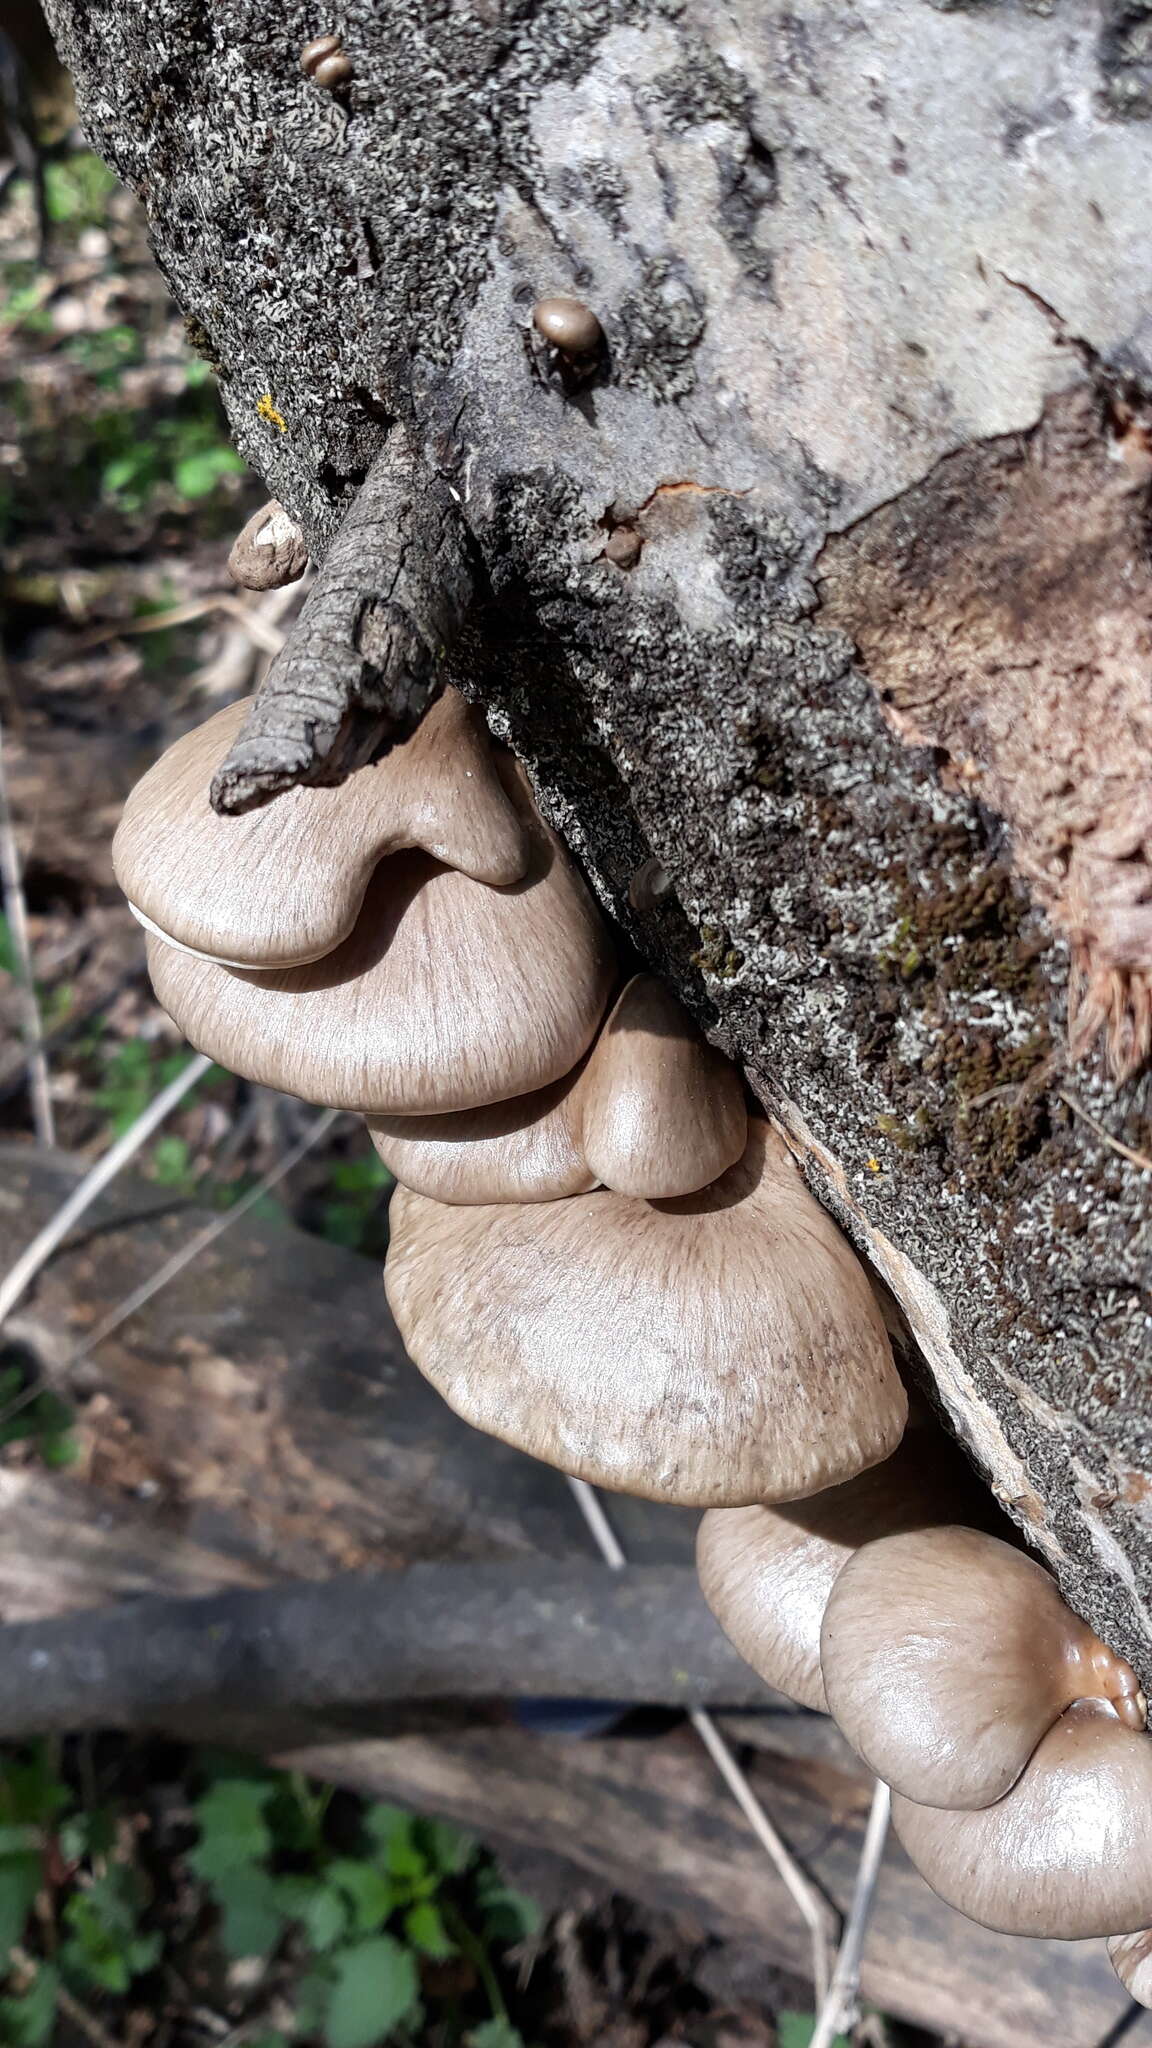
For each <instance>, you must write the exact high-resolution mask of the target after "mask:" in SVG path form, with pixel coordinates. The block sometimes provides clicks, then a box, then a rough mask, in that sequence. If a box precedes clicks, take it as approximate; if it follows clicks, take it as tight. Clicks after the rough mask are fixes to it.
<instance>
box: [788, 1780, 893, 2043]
mask: <svg viewBox="0 0 1152 2048" xmlns="http://www.w3.org/2000/svg"><path fill="white" fill-rule="evenodd" d="M891 1817H892V1794H891V1792H890V1791H889V1790H888V1787H887V1785H884V1784H881V1782H880V1780H879V1779H877V1781H876V1786H875V1789H874V1791H873V1793H872V1809H871V1812H870V1813H869V1815H868V1826H867V1828H866V1829H865V1831H864V1846H863V1848H862V1850H861V1851H860V1863H859V1867H858V1869H857V1871H856V1886H855V1890H854V1891H853V1893H852V1904H851V1906H850V1907H849V1909H848V1919H847V1921H846V1922H845V1926H844V1937H843V1940H842V1941H841V1943H840V1947H839V1950H838V1951H837V1955H836V1967H835V1969H834V1970H833V1972H832V1983H831V1985H830V1987H829V1990H828V1994H827V1996H826V1997H825V1998H824V2000H823V2001H822V2003H821V2004H820V2006H819V2009H818V2012H817V2018H816V2026H815V2029H814V2030H813V2034H812V2039H811V2041H810V2042H809V2044H808V2048H832V2042H833V2041H834V2040H835V2038H836V2036H837V2034H844V2033H847V2031H848V2029H849V2028H850V2027H854V2026H855V2024H856V2020H857V2016H858V2010H859V2003H860V1960H861V1957H862V1955H863V1953H864V1936H865V1934H866V1933H867V1931H868V1920H869V1916H870V1915H871V1912H872V1901H873V1899H874V1898H875V1896H876V1884H877V1880H878V1879H879V1876H880V1866H881V1864H882V1863H883V1861H884V1849H885V1845H886V1843H887V1840H888V1824H889V1821H890V1820H891Z"/></svg>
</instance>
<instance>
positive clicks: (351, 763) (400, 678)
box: [211, 427, 472, 812]
mask: <svg viewBox="0 0 1152 2048" xmlns="http://www.w3.org/2000/svg"><path fill="white" fill-rule="evenodd" d="M471 594H472V574H471V568H470V565H469V560H468V545H467V539H466V535H465V531H464V524H463V520H462V518H461V516H460V512H459V510H458V507H457V505H456V502H455V500H454V499H453V497H452V495H451V493H450V491H449V489H448V487H447V485H446V484H444V483H442V482H441V481H440V479H438V478H437V477H435V476H431V475H429V473H428V472H427V471H426V470H425V468H424V466H423V464H422V462H421V460H420V457H419V455H418V454H417V452H416V449H415V446H414V444H413V441H412V439H411V437H410V436H409V434H408V432H407V430H406V429H405V428H403V427H395V428H393V430H392V432H391V433H390V434H389V436H388V439H387V441H386V442H385V444H384V447H383V448H382V449H381V451H380V454H379V455H378V456H377V458H376V460H375V462H374V463H373V465H372V468H371V469H370V470H369V472H368V475H367V477H366V478H365V480H364V483H363V485H362V487H361V489H360V490H359V492H358V493H357V495H356V497H355V498H354V500H353V502H352V504H351V506H350V507H349V510H348V513H347V515H346V517H345V519H344V522H343V524H342V525H341V527H340V529H339V531H338V533H337V535H336V538H335V540H334V541H333V542H332V546H331V548H330V549H329V552H328V555H327V558H326V560H325V562H324V564H323V567H322V568H321V569H320V571H319V574H318V575H317V578H316V582H315V584H314V585H313V587H312V590H311V591H310V593H309V595H308V597H307V598H306V600H305V602H304V605H303V607H302V609H301V612H300V617H299V619H298V620H297V623H296V626H295V628H294V630H293V632H292V634H291V635H290V637H289V639H288V641H287V643H286V645H285V646H284V648H283V650H282V651H281V653H280V654H279V655H277V657H276V659H275V661H274V662H273V663H272V666H271V668H270V669H269V671H268V674H267V676H266V678H265V680H264V684H263V687H262V688H261V690H260V692H259V695H258V696H257V697H256V699H255V701H254V703H253V705H252V709H251V711H250V712H249V714H248V717H247V718H246V720H245V722H244V726H243V729H242V731H241V733H240V735H239V737H238V738H237V740H236V743H235V745H234V746H233V747H232V749H231V751H230V752H229V754H228V755H227V757H226V759H225V760H224V762H223V763H222V765H221V767H220V768H219V770H218V771H217V774H216V776H215V778H214V780H213V783H212V791H211V797H212V806H213V809H214V810H217V811H222V812H233V811H245V810H250V809H251V808H252V807H253V806H254V805H256V804H261V803H266V802H267V801H268V800H269V798H271V797H274V796H277V795H279V793H280V792H281V791H282V790H286V789H292V788H294V787H295V786H296V785H297V784H301V783H307V784H313V785H316V784H331V783H336V782H342V781H343V780H344V779H345V777H346V776H348V775H349V774H351V772H352V770H353V769H354V768H358V767H360V766H362V764H363V763H364V762H366V761H369V760H371V759H373V758H374V756H375V755H376V754H378V753H379V752H381V751H382V750H383V749H384V748H386V747H387V746H388V745H389V744H390V743H391V742H392V741H393V740H400V739H404V738H406V737H407V735H408V734H409V733H410V732H411V731H412V730H413V728H414V727H415V726H416V725H417V724H418V723H419V721H420V719H421V718H422V717H423V714H424V712H425V711H426V710H427V708H428V706H429V704H430V703H431V702H432V700H433V698H434V697H436V696H437V695H438V694H439V691H440V689H441V688H442V686H443V666H442V664H443V659H444V656H445V654H446V653H447V651H448V649H449V647H450V646H451V644H452V642H453V641H454V640H455V639H456V636H457V634H458V633H459V631H460V626H461V623H462V621H463V617H464V613H465V611H466V609H467V605H468V601H469V599H470V597H471Z"/></svg>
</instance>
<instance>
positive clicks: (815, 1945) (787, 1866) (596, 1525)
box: [568, 1476, 830, 2006]
mask: <svg viewBox="0 0 1152 2048" xmlns="http://www.w3.org/2000/svg"><path fill="white" fill-rule="evenodd" d="M568 1484H569V1486H570V1488H571V1490H572V1493H573V1496H574V1498H575V1501H576V1505H577V1507H578V1508H579V1509H580V1512H581V1514H582V1515H583V1517H584V1520H585V1522H586V1523H587V1524H588V1528H589V1531H590V1532H591V1535H592V1539H593V1541H594V1543H595V1544H596V1547H597V1549H598V1550H599V1552H600V1555H601V1557H602V1558H603V1559H604V1562H605V1564H606V1565H609V1566H610V1567H611V1569H612V1570H613V1571H617V1572H618V1571H623V1570H625V1569H626V1567H627V1563H628V1559H627V1557H626V1556H625V1553H624V1551H623V1549H622V1548H621V1545H620V1541H619V1538H618V1537H617V1535H616V1532H615V1530H614V1529H613V1527H612V1524H611V1523H610V1521H609V1520H608V1517H607V1515H606V1514H605V1512H604V1508H603V1505H602V1503H601V1500H600V1496H599V1494H598V1493H597V1492H596V1489H595V1487H593V1486H590V1485H589V1484H588V1481H587V1480H586V1479H573V1478H572V1477H571V1476H569V1479H568ZM689 1719H690V1721H691V1723H692V1726H693V1728H694V1729H695V1730H696V1733H697V1735H698V1736H699V1738H700V1740H701V1742H702V1743H703V1745H704V1748H705V1749H706V1750H707V1752H708V1755H709V1756H710V1757H711V1759H712V1762H713V1763H714V1764H715V1766H716V1769H717V1770H718V1771H719V1773H720V1776H721V1777H722V1778H723V1780H724V1783H725V1784H726V1785H727V1787H728V1790H729V1791H730V1792H731V1794H732V1797H733V1798H734V1800H735V1801H736V1804H737V1806H738V1807H739V1808H740V1811H741V1813H742V1814H743V1815H744V1818H745V1820H746V1821H747V1822H748V1825H749V1827H750V1828H751V1830H752V1832H753V1834H754V1835H755V1837H756V1839H757V1841H758V1842H759V1844H760V1846H761V1848H762V1849H763V1850H764V1852H765V1854H766V1855H767V1857H768V1858H769V1861H770V1862H771V1863H772V1865H773V1866H774V1868H775V1869H776V1871H777V1872H778V1874H779V1876H780V1878H781V1880H782V1882H783V1884H784V1885H785V1887H786V1889H787V1891H788V1893H789V1895H790V1897H791V1898H792V1899H793V1901H794V1903H795V1905H796V1907H797V1909H798V1911H799V1912H800V1913H801V1914H802V1916H803V1918H804V1920H805V1921H806V1922H807V1926H808V1931H809V1934H810V1935H811V1938H812V1979H813V1983H814V1985H815V1990H816V2002H817V2005H818V2006H820V2005H822V2004H823V2003H824V2001H825V2000H826V1998H827V1997H828V1970H829V1962H828V1947H829V1918H830V1915H829V1910H828V1906H827V1904H826V1902H825V1901H824V1900H823V1899H822V1898H821V1896H820V1894H819V1892H818V1891H817V1890H816V1888H815V1886H814V1885H813V1884H812V1883H810V1881H809V1879H808V1878H807V1877H806V1876H805V1875H804V1872H803V1871H802V1870H801V1868H800V1866H799V1864H798V1863H797V1861H796V1859H795V1857H794V1856H793V1855H792V1853H791V1851H790V1850H789V1848H788V1847H787V1845H786V1843H784V1842H783V1841H782V1840H781V1838H780V1836H779V1835H778V1834H777V1832H776V1829H775V1828H774V1827H773V1825H772V1822H771V1821H770V1820H769V1818H768V1815H767V1814H766V1813H765V1811H764V1808H763V1806H762V1805H761V1803H760V1801H759V1799H757V1797H756V1794H755V1792H754V1791H753V1790H752V1787H751V1785H750V1784H749V1782H748V1779H747V1777H746V1775H745V1773H744V1772H743V1771H742V1770H741V1768H740V1765H739V1764H738V1763H737V1761H736V1757H735V1754H734V1753H733V1750H732V1747H731V1744H730V1743H728V1742H726V1741H725V1739H724V1737H723V1735H722V1734H721V1733H720V1730H719V1728H718V1727H717V1726H716V1723H715V1721H714V1720H713V1718H712V1716H711V1714H710V1713H709V1712H708V1711H707V1709H706V1708H704V1707H695V1708H693V1709H692V1710H691V1712H690V1714H689Z"/></svg>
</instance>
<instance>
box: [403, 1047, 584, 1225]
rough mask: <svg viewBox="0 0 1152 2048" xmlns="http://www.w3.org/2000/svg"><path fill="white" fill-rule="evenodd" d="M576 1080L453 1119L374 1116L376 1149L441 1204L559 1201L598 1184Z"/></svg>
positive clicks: (405, 1178) (409, 1182) (420, 1190)
mask: <svg viewBox="0 0 1152 2048" xmlns="http://www.w3.org/2000/svg"><path fill="white" fill-rule="evenodd" d="M574 1085H575V1084H574V1076H573V1075H571V1074H566V1075H565V1076H564V1078H563V1080H561V1081H556V1082H554V1083H553V1085H552V1086H551V1087H550V1088H539V1089H537V1090H536V1092H535V1093H534V1094H532V1095H517V1096H515V1097H514V1098H513V1099H512V1101H510V1102H494V1103H490V1104H488V1105H487V1107H485V1108H480V1109H464V1110H460V1111H458V1112H457V1113H456V1114H455V1115H453V1116H372V1117H369V1119H368V1132H369V1136H370V1137H371V1139H372V1143H373V1144H374V1145H375V1147H376V1150H377V1152H378V1153H379V1154H380V1157H381V1159H382V1160H383V1161H384V1164H385V1166H387V1167H389V1168H390V1169H391V1171H392V1172H393V1173H394V1174H395V1176H396V1178H397V1180H398V1181H399V1182H400V1183H401V1185H402V1186H404V1187H406V1188H414V1189H415V1190H416V1191H417V1192H418V1193H419V1194H422V1195H430V1196H431V1197H432V1199H433V1200H434V1201H437V1202H452V1203H464V1204H468V1205H472V1206H475V1205H476V1204H479V1203H486V1202H556V1201H560V1200H562V1199H563V1197H564V1196H566V1195H583V1194H587V1193H588V1191H589V1190H590V1189H591V1188H594V1187H595V1185H596V1176H595V1174H594V1173H590V1172H589V1170H588V1165H587V1162H586V1160H585V1158H584V1155H583V1153H582V1152H581V1150H580V1144H579V1139H578V1135H577V1128H576V1120H575V1118H574V1116H573V1114H572V1096H573V1089H574Z"/></svg>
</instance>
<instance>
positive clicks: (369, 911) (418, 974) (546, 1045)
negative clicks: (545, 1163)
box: [148, 799, 615, 1116]
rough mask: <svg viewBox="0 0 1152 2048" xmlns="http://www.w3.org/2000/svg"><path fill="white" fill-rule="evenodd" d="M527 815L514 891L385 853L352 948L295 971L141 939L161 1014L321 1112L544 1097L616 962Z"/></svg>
mask: <svg viewBox="0 0 1152 2048" xmlns="http://www.w3.org/2000/svg"><path fill="white" fill-rule="evenodd" d="M277 801H278V802H279V801H281V799H277ZM524 815H525V819H526V822H527V825H528V828H529V832H530V845H531V849H532V851H531V864H530V866H529V870H528V873H527V874H526V875H525V877H524V879H523V881H521V882H518V883H516V884H515V885H514V886H513V887H512V888H508V889H491V888H485V887H484V886H483V885H482V884H481V883H479V882H473V881H470V880H469V879H468V877H467V876H466V875H462V874H460V873H459V872H457V870H456V869H454V868H445V867H441V866H440V865H439V864H438V863H437V862H436V861H434V860H431V859H430V858H429V857H428V855H427V854H424V853H417V852H408V853H397V854H393V855H392V857H391V858H390V859H389V860H385V861H381V863H380V865H379V866H378V867H377V869H376V871H375V873H374V875H373V877H372V880H371V882H370V883H369V885H368V891H367V894H366V896H365V898H364V903H363V907H362V909H361V912H360V916H359V919H358V920H357V923H356V925H355V928H354V930H353V931H352V932H351V934H350V935H349V937H348V938H347V939H345V940H344V942H343V944H342V945H340V946H338V947H337V948H336V950H335V951H334V952H332V953H329V954H327V955H326V956H325V958H324V959H322V960H316V961H312V962H311V963H310V964H308V965H306V966H303V967H287V968H280V969H277V970H275V971H273V972H259V973H258V972H255V971H254V970H252V969H251V968H243V969H240V968H230V967H224V966H221V964H220V963H219V962H218V961H215V960H204V959H199V958H196V957H195V956H193V955H190V954H188V953H182V952H178V951H177V950H176V949H175V948H174V947H172V946H169V945H166V944H164V943H163V941H161V940H158V939H155V938H149V940H148V966H149V970H150V972H151V975H152V981H153V986H154V988H155V990H156V995H157V998H158V1000H159V1002H160V1003H161V1004H162V1005H163V1007H164V1008H165V1009H166V1010H167V1011H168V1014H169V1015H170V1016H171V1017H172V1019H173V1021H174V1022H175V1023H176V1024H177V1025H178V1026H179V1028H180V1030H181V1031H182V1032H183V1033H184V1035H185V1037H186V1038H188V1040H189V1041H190V1042H191V1044H193V1045H195V1046H196V1047H198V1048H199V1049H200V1050H201V1051H204V1052H207V1053H209V1054H210V1055H211V1057H212V1058H213V1059H215V1060H219V1062H220V1064H221V1065H222V1066H226V1067H230V1068H232V1070H233V1071H234V1072H235V1073H238V1074H244V1075H246V1076H247V1078H248V1079H249V1080H252V1081H258V1082H262V1083H263V1084H265V1085H266V1086H268V1087H271V1088H279V1089H282V1090H283V1091H284V1093H285V1094H288V1095H301V1096H303V1097H304V1099H305V1100H306V1101H309V1102H321V1103H326V1104H328V1105H329V1106H330V1107H332V1108H333V1109H358V1110H362V1111H364V1112H365V1113H367V1114H372V1115H385V1114H387V1115H397V1114H408V1115H412V1116H424V1115H432V1114H435V1113H436V1112H437V1111H448V1110H455V1109H463V1108H466V1107H470V1106H471V1105H473V1104H475V1103H482V1102H498V1101H501V1100H504V1099H505V1098H507V1097H508V1096H511V1095H519V1094H522V1093H525V1092H529V1091H531V1090H532V1089H535V1088H542V1087H545V1086H547V1084H548V1083H549V1082H551V1081H554V1080H556V1079H558V1078H559V1077H560V1076H561V1075H562V1074H565V1073H567V1071H568V1070H569V1069H570V1068H571V1067H572V1066H574V1065H575V1063H576V1061H577V1060H578V1059H579V1058H580V1056H581V1054H582V1053H583V1052H584V1051H585V1050H586V1049H587V1046H588V1043H589V1040H590V1039H591V1038H592V1036H593V1033H594V1032H595V1030H596V1026H597V1024H598V1023H599V1021H600V1017H601V1015H602V1014H603V1010H604V1005H605V1003H606V1002H607V1000H608V995H609V992H610V990H611V986H612V981H613V977H614V973H615V963H614V960H613V955H612V945H611V941H610V939H609V936H608V933H607V930H606V929H605V927H604V925H603V923H602V922H601V919H600V916H599V914H598V912H597V910H596V908H595V906H594V904H593V902H592V900H591V897H590V896H589V894H588V891H587V890H586V888H585V887H584V884H583V882H582V881H581V879H580V876H579V875H578V874H577V872H576V870H575V868H574V867H573V865H572V863H571V861H570V860H569V859H568V856H567V855H566V853H565V852H564V850H563V848H562V847H561V845H560V843H559V841H558V840H557V839H555V837H554V836H553V835H552V834H551V833H550V832H548V831H547V828H546V827H545V826H543V825H542V824H541V823H540V822H539V820H536V819H532V818H531V816H530V814H528V813H527V812H525V814H524Z"/></svg>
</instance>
